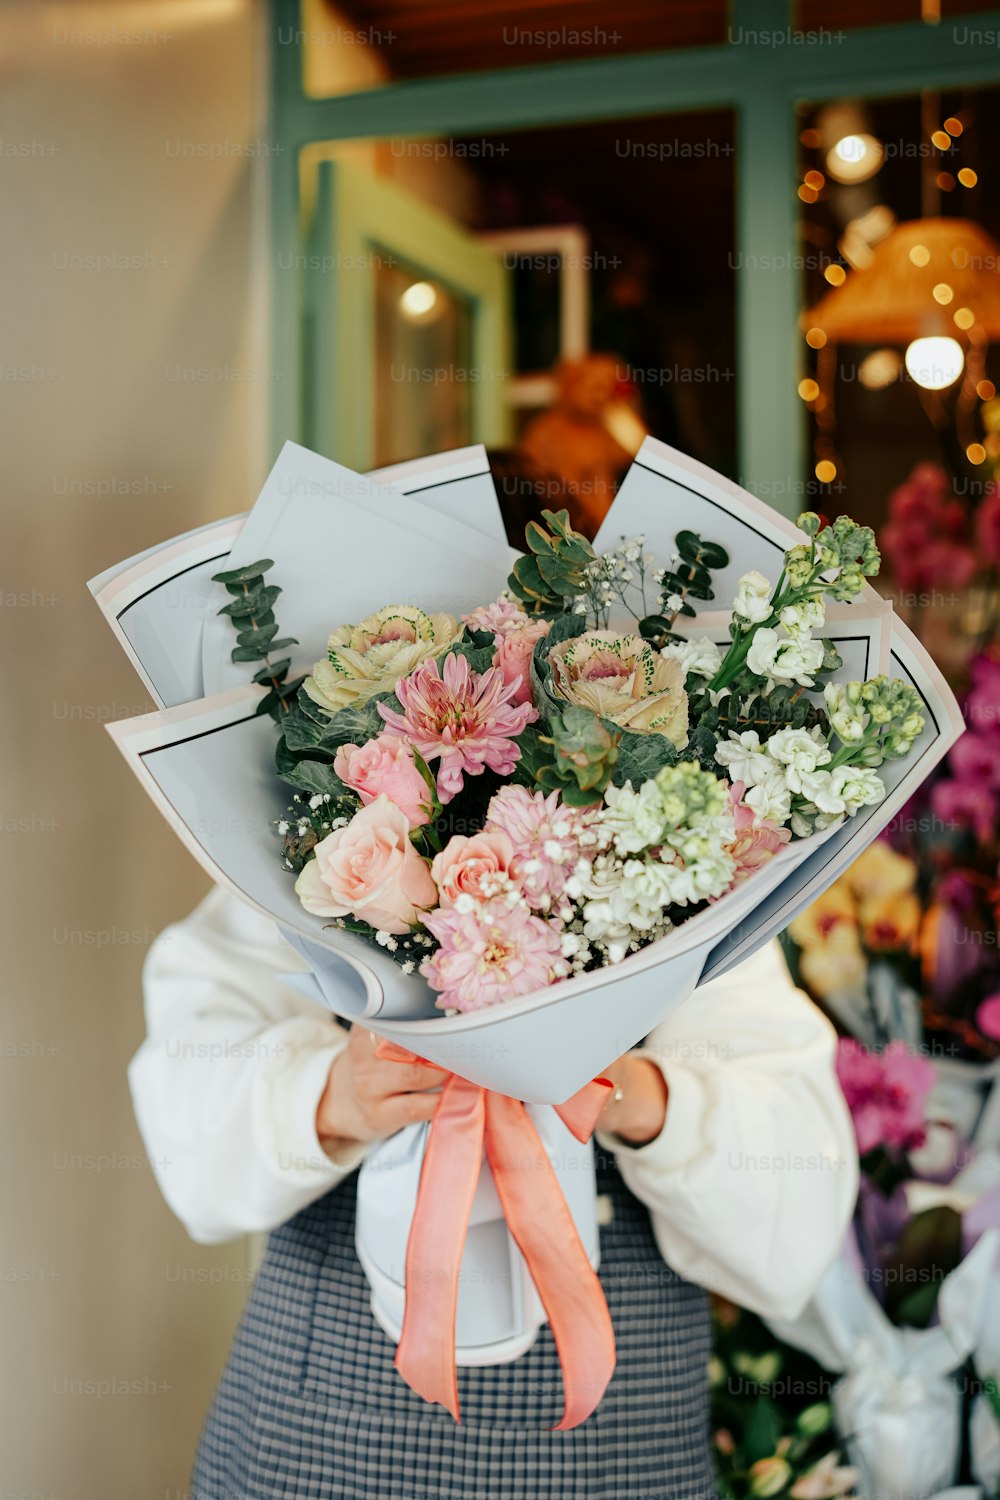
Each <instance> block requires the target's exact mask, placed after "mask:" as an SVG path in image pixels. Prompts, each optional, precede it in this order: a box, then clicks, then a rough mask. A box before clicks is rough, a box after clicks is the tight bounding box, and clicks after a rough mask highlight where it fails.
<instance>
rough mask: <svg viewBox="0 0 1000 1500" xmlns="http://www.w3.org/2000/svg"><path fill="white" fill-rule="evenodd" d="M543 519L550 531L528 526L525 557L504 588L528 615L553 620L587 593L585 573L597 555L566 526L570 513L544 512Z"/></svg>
mask: <svg viewBox="0 0 1000 1500" xmlns="http://www.w3.org/2000/svg"><path fill="white" fill-rule="evenodd" d="M542 516H543V518H544V519H545V521H546V522H547V524H548V527H549V529H548V530H546V529H545V527H543V526H540V525H539V524H538V522H537V521H531V522H529V524H528V527H527V530H526V531H525V541H526V542H527V545H528V552H527V555H526V556H524V557H519V558H518V560H517V562H516V563H515V564H514V571H513V572H512V573H511V575H510V577H509V579H508V580H507V585H508V587H509V589H510V591H511V593H512V594H513V595H514V597H515V599H517V600H518V602H519V603H520V604H521V607H522V608H523V609H525V610H527V611H528V613H529V614H533V615H541V616H542V617H543V618H545V619H553V618H555V616H556V615H561V614H562V613H563V612H564V611H565V610H566V609H567V608H568V606H569V603H570V601H571V600H573V599H575V598H576V597H577V596H578V595H580V594H582V593H584V592H585V591H586V582H587V569H588V567H589V566H590V565H591V563H593V562H594V560H595V557H596V554H595V552H594V549H593V547H592V546H591V545H590V543H589V542H588V541H587V538H586V537H585V536H583V535H581V533H580V532H578V531H574V530H573V528H572V526H571V525H570V524H569V511H566V510H560V511H551V510H543V511H542Z"/></svg>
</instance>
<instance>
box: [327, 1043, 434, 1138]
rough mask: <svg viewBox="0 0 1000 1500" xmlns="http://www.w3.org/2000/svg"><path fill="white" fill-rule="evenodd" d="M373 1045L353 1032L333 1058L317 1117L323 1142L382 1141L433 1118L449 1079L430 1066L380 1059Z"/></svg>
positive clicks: (427, 1064) (428, 1064)
mask: <svg viewBox="0 0 1000 1500" xmlns="http://www.w3.org/2000/svg"><path fill="white" fill-rule="evenodd" d="M375 1041H376V1038H375V1036H374V1034H373V1033H372V1032H370V1031H366V1030H365V1029H364V1027H363V1026H352V1027H351V1035H350V1038H349V1039H348V1043H347V1046H346V1047H345V1049H344V1051H343V1052H340V1053H338V1055H337V1056H336V1057H335V1058H334V1061H333V1066H332V1067H331V1069H330V1076H329V1078H328V1079H327V1082H326V1088H325V1089H324V1091H323V1097H322V1099H320V1101H319V1108H318V1109H317V1111H316V1134H317V1135H318V1136H319V1138H320V1140H321V1141H323V1142H341V1141H378V1140H384V1139H385V1137H386V1136H390V1135H394V1134H395V1133H396V1131H397V1130H401V1129H402V1128H403V1126H404V1125H413V1124H414V1123H415V1122H416V1121H417V1120H429V1119H431V1117H432V1116H433V1114H434V1111H435V1109H436V1108H437V1103H438V1094H439V1092H440V1089H441V1087H442V1085H443V1083H444V1081H445V1079H446V1078H447V1077H448V1074H447V1073H446V1072H444V1071H443V1070H442V1069H441V1068H434V1067H431V1065H430V1063H422V1062H421V1063H398V1062H392V1061H390V1060H387V1059H385V1058H381V1057H376V1055H375Z"/></svg>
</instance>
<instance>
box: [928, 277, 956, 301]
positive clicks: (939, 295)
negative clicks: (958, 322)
mask: <svg viewBox="0 0 1000 1500" xmlns="http://www.w3.org/2000/svg"><path fill="white" fill-rule="evenodd" d="M954 295H955V293H954V292H953V291H952V289H951V287H950V286H949V285H948V283H947V282H946V281H939V282H938V284H937V286H936V287H935V288H934V290H933V292H932V293H931V296H932V297H933V298H934V301H935V302H940V304H941V306H942V307H947V306H948V303H949V302H950V301H951V300H952V298H953V297H954Z"/></svg>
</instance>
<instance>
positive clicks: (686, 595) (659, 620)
mask: <svg viewBox="0 0 1000 1500" xmlns="http://www.w3.org/2000/svg"><path fill="white" fill-rule="evenodd" d="M674 545H675V546H676V548H677V560H676V562H674V564H673V566H672V567H668V568H666V569H665V570H664V574H663V579H662V582H661V584H660V606H661V610H660V612H659V613H655V614H650V615H646V617H645V619H642V620H640V621H639V632H640V634H641V635H642V636H643V637H644V638H645V639H646V640H647V641H651V642H652V644H653V645H654V646H663V645H665V644H666V642H667V641H669V640H670V639H672V634H673V626H674V622H675V621H676V619H677V616H678V615H687V616H693V615H694V614H695V613H696V611H695V608H694V606H693V605H692V604H691V602H690V601H691V600H692V599H698V600H701V601H704V600H709V599H714V598H715V592H714V590H713V588H712V572H713V570H716V569H719V568H725V567H726V566H728V563H729V553H728V552H727V551H726V549H725V547H721V546H720V545H719V543H718V542H705V541H703V540H702V538H701V537H700V536H698V534H697V533H696V532H694V531H679V532H678V533H677V535H676V537H675V538H674Z"/></svg>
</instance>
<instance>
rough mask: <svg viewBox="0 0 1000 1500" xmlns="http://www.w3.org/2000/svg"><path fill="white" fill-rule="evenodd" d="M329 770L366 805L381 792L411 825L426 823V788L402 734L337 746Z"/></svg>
mask: <svg viewBox="0 0 1000 1500" xmlns="http://www.w3.org/2000/svg"><path fill="white" fill-rule="evenodd" d="M333 769H334V773H335V774H336V775H337V776H339V777H340V779H341V781H342V782H343V783H344V785H345V786H349V787H350V788H351V790H352V791H353V792H357V794H358V796H359V797H360V798H361V800H362V802H363V803H364V804H365V806H366V807H367V806H368V804H369V803H371V802H374V801H375V798H376V797H379V796H382V795H383V793H384V794H385V796H386V797H388V798H389V801H390V802H394V803H395V804H396V806H397V807H398V808H399V809H400V811H401V812H404V813H405V814H406V818H407V821H408V822H409V825H410V827H411V828H420V827H421V826H422V825H423V824H424V823H429V822H430V810H429V809H430V799H431V794H430V790H429V788H428V786H427V783H426V781H425V780H424V778H423V777H422V776H421V774H420V772H419V771H418V770H417V766H416V762H415V761H414V759H413V746H412V745H409V744H407V742H406V740H404V739H403V738H402V736H400V735H398V734H380V735H379V736H378V738H377V739H374V740H369V741H368V743H367V744H365V745H341V747H340V749H339V750H338V751H337V754H336V757H335V759H334V762H333Z"/></svg>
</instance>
